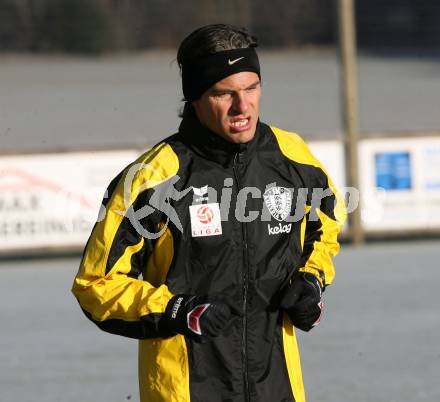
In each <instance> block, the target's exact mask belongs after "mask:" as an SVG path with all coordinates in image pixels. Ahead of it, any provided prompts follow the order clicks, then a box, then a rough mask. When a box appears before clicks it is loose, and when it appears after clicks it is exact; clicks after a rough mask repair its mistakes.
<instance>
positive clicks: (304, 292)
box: [280, 272, 324, 331]
mask: <svg viewBox="0 0 440 402" xmlns="http://www.w3.org/2000/svg"><path fill="white" fill-rule="evenodd" d="M280 306H281V308H282V309H284V310H285V311H286V312H287V314H288V315H289V317H290V319H291V320H292V323H293V325H294V326H295V327H297V328H299V329H301V330H303V331H310V330H311V329H312V328H313V327H315V326H316V325H318V324H319V322H320V321H321V315H322V310H323V308H324V303H323V301H322V287H321V284H320V283H319V281H318V279H317V278H316V277H315V276H314V275H313V274H310V273H308V272H305V273H301V274H300V275H299V276H298V277H296V278H295V280H294V281H293V282H292V283H291V284H290V285H289V286H288V287H287V288H286V290H285V291H284V293H283V295H282V297H281V302H280Z"/></svg>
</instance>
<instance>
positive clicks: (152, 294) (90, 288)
mask: <svg viewBox="0 0 440 402" xmlns="http://www.w3.org/2000/svg"><path fill="white" fill-rule="evenodd" d="M178 169H179V161H178V157H177V155H176V154H175V153H174V151H173V150H172V148H171V146H169V145H168V144H164V143H163V144H160V145H159V146H157V147H155V148H154V149H152V150H151V151H149V152H147V153H146V154H144V155H142V156H141V157H140V158H139V159H138V160H137V161H135V162H133V163H132V164H131V165H129V166H128V167H127V168H126V169H125V171H124V173H123V175H122V177H121V179H120V181H119V183H118V184H117V187H116V189H115V191H114V192H113V194H112V195H111V197H110V201H109V203H108V204H107V211H106V216H105V218H104V220H102V221H100V222H98V223H97V224H96V225H95V228H94V230H93V232H92V234H91V236H90V239H89V242H88V245H87V247H86V251H85V254H84V258H83V261H82V263H81V266H80V270H79V273H78V275H77V277H76V278H75V282H74V285H73V289H72V291H73V293H74V294H75V296H76V297H77V298H78V300H79V302H80V304H81V307H82V308H83V309H85V310H86V311H87V312H89V313H90V314H91V315H92V317H93V319H95V320H97V321H103V320H105V319H108V318H112V319H121V320H124V321H136V320H139V318H140V317H142V316H144V315H147V314H150V313H161V312H163V311H164V309H165V307H166V304H167V303H168V301H169V299H170V298H171V297H172V296H173V295H172V293H171V292H170V291H169V290H168V287H167V286H166V285H162V286H159V287H157V288H156V287H154V286H152V285H151V284H150V283H148V282H146V281H142V280H138V279H134V278H131V277H129V276H128V274H129V272H130V270H131V257H132V256H133V255H134V254H135V253H137V252H139V251H140V250H141V249H142V247H143V246H144V242H145V241H146V240H145V239H144V238H141V239H140V241H139V242H138V243H137V244H134V245H132V246H129V247H127V248H126V249H125V250H124V252H123V254H122V255H121V257H120V258H119V259H118V260H117V262H116V263H115V264H114V266H113V267H112V268H111V269H110V271H108V272H107V274H106V272H105V269H106V264H107V259H108V255H109V252H110V249H111V246H112V243H113V240H114V238H115V236H116V233H117V231H118V228H119V226H120V224H121V222H122V221H123V219H124V212H126V210H127V208H129V207H130V206H131V205H132V204H133V203H134V202H135V200H136V198H137V197H138V196H139V194H140V193H141V192H142V191H145V190H147V189H149V188H152V187H154V186H155V185H158V184H160V183H162V182H164V181H165V180H167V179H169V178H170V177H172V176H174V175H175V174H177V172H178ZM126 179H127V180H128V181H127V182H126Z"/></svg>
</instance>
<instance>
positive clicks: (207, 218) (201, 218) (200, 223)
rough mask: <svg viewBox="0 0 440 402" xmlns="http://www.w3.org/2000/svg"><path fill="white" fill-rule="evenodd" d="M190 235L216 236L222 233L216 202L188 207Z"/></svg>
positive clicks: (218, 208)
mask: <svg viewBox="0 0 440 402" xmlns="http://www.w3.org/2000/svg"><path fill="white" fill-rule="evenodd" d="M189 215H190V218H191V235H192V237H204V236H217V235H221V234H222V221H221V216H220V207H219V204H218V203H217V202H212V203H209V204H202V205H191V206H190V207H189Z"/></svg>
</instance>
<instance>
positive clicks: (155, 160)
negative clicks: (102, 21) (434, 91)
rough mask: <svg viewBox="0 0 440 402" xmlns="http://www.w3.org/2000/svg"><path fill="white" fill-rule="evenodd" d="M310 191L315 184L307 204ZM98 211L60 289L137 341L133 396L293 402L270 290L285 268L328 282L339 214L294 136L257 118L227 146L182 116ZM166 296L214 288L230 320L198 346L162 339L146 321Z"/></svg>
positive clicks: (290, 352) (296, 397)
mask: <svg viewBox="0 0 440 402" xmlns="http://www.w3.org/2000/svg"><path fill="white" fill-rule="evenodd" d="M206 186H208V187H209V190H208V191H206ZM300 188H303V189H304V188H305V189H308V191H307V195H306V196H305V197H302V201H301V200H300V202H297V200H298V199H300V197H297V194H299V193H300V191H299V189H300ZM313 188H321V189H324V190H326V194H327V196H326V197H325V198H324V199H323V200H322V202H321V204H320V205H318V207H316V206H314V205H313V202H312V189H313ZM303 191H304V190H303ZM303 194H304V193H303ZM289 198H290V200H289ZM216 205H217V206H220V207H219V208H217V206H216ZM227 205H230V208H227V207H225V206H227ZM103 207H105V208H102V209H101V213H100V217H99V221H98V222H97V223H96V225H95V226H94V229H93V231H92V234H91V236H90V239H89V241H88V243H87V246H86V248H85V251H84V255H83V259H82V262H81V266H80V269H79V272H78V274H77V276H76V278H75V281H74V285H73V293H74V294H75V296H76V297H77V299H78V301H79V303H80V305H81V307H82V309H83V311H84V312H85V314H86V315H87V316H88V317H89V318H90V319H91V320H92V321H93V322H95V323H96V324H97V325H98V326H99V327H100V328H101V329H103V330H105V331H108V332H110V333H114V334H119V335H123V336H128V337H132V338H137V339H140V343H139V381H140V395H141V401H143V402H165V401H166V402H190V401H191V402H207V401H209V402H226V401H228V402H243V401H248V402H249V401H252V402H257V401H258V402H267V401H274V402H288V401H296V402H303V401H305V396H304V390H303V383H302V375H301V367H300V359H299V353H298V349H297V343H296V338H295V332H294V328H293V326H292V324H291V322H290V320H289V318H288V317H287V316H286V314H285V313H283V312H282V311H280V309H279V307H278V298H279V294H280V291H281V289H282V288H283V287H284V286H285V285H286V284H287V283H289V280H290V279H291V278H292V275H294V274H295V273H297V272H299V271H307V272H311V273H313V274H314V275H316V277H317V278H318V279H319V280H320V281H321V283H322V284H323V285H325V286H326V285H328V284H330V283H331V282H332V280H333V277H334V269H333V264H332V261H331V256H334V255H336V254H337V252H338V250H339V245H338V242H337V234H338V232H339V231H340V229H341V226H342V224H343V221H344V219H345V210H344V205H343V202H342V201H341V200H340V198H339V196H338V194H337V192H336V190H335V188H334V186H333V184H332V182H331V181H330V179H329V177H328V175H327V173H326V172H325V170H324V169H323V167H322V166H321V165H320V163H319V162H318V161H317V160H316V159H315V158H314V157H313V155H312V154H311V152H310V151H309V149H308V147H307V146H306V144H305V143H304V142H303V140H302V139H301V138H300V137H299V136H298V135H296V134H293V133H288V132H285V131H282V130H280V129H277V128H275V127H269V126H267V125H265V124H263V123H261V122H259V123H258V125H257V131H256V135H255V137H254V139H252V140H251V141H250V142H249V143H247V144H233V143H229V142H227V141H225V140H223V139H222V138H221V137H219V136H218V135H215V134H213V133H212V132H210V131H208V130H207V129H205V128H203V127H202V126H201V125H200V123H198V121H196V120H194V119H184V120H183V121H182V124H181V126H180V128H179V132H178V133H177V134H175V135H173V136H171V137H169V138H167V139H166V140H164V141H163V142H161V143H159V144H158V145H156V146H155V147H154V148H152V149H151V150H150V151H149V152H147V153H145V154H144V155H142V156H141V157H140V158H139V159H138V160H137V161H135V162H134V163H133V164H131V165H129V166H128V167H127V168H126V169H125V170H124V171H123V172H122V173H120V174H119V175H118V176H117V177H116V178H115V179H114V180H113V181H112V182H111V183H110V185H109V188H108V191H107V194H106V198H105V200H104V202H103ZM219 210H220V213H221V215H222V217H221V218H222V219H221V221H220V223H219V221H218V219H217V218H216V217H215V215H216V214H218V211H219ZM298 210H300V211H301V212H303V214H299V216H300V219H293V218H294V216H298V215H295V214H297V213H298ZM136 214H137V215H136ZM286 215H288V216H286ZM312 215H313V216H314V217H315V219H311V217H312ZM176 216H177V218H178V219H176ZM133 217H135V218H133ZM216 219H217V220H216ZM212 222H217V223H216V224H215V225H214V226H211V227H210V226H209V225H210V224H211V225H212ZM204 225H207V226H206V227H207V228H208V229H204V228H205V226H204ZM209 228H210V229H209ZM220 232H221V233H220ZM213 233H214V235H212V234H213ZM179 293H186V294H194V295H221V296H223V297H224V298H226V299H227V300H228V301H229V302H230V303H233V304H234V305H235V307H236V308H237V309H239V310H240V311H241V313H242V316H241V317H240V316H238V315H237V316H234V318H233V319H231V321H230V322H229V324H228V325H227V327H226V328H225V330H224V332H223V333H222V334H221V335H220V336H218V337H216V338H210V339H208V340H207V341H206V342H204V343H197V342H194V341H192V340H191V339H187V338H186V337H184V336H182V335H175V336H171V334H169V333H165V332H163V331H164V330H163V329H162V326H159V321H160V319H161V315H162V314H163V313H164V311H165V308H166V306H167V303H168V301H169V300H170V298H171V297H172V296H173V295H175V294H179Z"/></svg>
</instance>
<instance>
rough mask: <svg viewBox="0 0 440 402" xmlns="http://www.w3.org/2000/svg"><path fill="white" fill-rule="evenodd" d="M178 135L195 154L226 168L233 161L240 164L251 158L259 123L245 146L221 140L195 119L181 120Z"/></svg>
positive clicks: (186, 118) (254, 148) (257, 135)
mask: <svg viewBox="0 0 440 402" xmlns="http://www.w3.org/2000/svg"><path fill="white" fill-rule="evenodd" d="M179 135H180V137H181V139H182V141H183V142H184V143H185V144H187V145H188V146H189V147H190V148H191V149H193V150H194V151H195V152H196V153H197V154H199V155H200V156H202V157H204V158H205V159H209V160H212V161H214V162H217V163H219V164H221V165H222V166H225V167H226V166H231V165H232V164H233V163H234V159H235V160H236V161H239V162H240V163H241V162H247V161H249V160H250V159H251V158H252V157H253V155H254V153H255V150H256V143H257V140H258V137H259V135H260V122H258V123H257V129H256V132H255V136H254V137H253V138H252V140H250V141H249V142H247V143H245V144H236V143H233V142H230V141H227V140H225V139H223V138H222V137H220V136H219V135H218V134H216V133H214V132H212V131H211V130H209V129H208V128H207V127H205V126H203V125H202V124H201V123H200V122H199V120H198V119H197V118H196V117H185V118H183V119H182V122H181V123H180V126H179Z"/></svg>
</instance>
